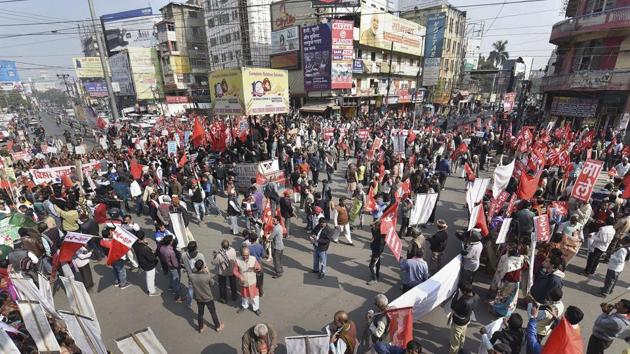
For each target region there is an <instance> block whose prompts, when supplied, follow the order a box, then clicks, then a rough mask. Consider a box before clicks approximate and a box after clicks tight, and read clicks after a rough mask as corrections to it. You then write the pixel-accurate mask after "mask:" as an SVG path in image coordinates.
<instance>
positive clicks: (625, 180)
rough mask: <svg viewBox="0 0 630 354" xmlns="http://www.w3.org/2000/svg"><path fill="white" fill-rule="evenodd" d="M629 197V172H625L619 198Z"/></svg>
mask: <svg viewBox="0 0 630 354" xmlns="http://www.w3.org/2000/svg"><path fill="white" fill-rule="evenodd" d="M628 197H630V173H626V175H625V176H624V178H623V194H622V195H621V198H623V199H628Z"/></svg>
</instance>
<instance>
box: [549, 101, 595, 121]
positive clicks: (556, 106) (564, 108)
mask: <svg viewBox="0 0 630 354" xmlns="http://www.w3.org/2000/svg"><path fill="white" fill-rule="evenodd" d="M596 112H597V99H596V98H582V97H554V98H553V100H552V101H551V114H553V115H557V116H567V117H581V118H588V117H594V116H595V113H596Z"/></svg>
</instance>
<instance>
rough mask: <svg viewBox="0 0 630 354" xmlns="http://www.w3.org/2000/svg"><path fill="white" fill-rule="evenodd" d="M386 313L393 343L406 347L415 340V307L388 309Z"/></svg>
mask: <svg viewBox="0 0 630 354" xmlns="http://www.w3.org/2000/svg"><path fill="white" fill-rule="evenodd" d="M386 314H387V317H388V318H389V336H390V338H391V342H392V344H393V345H396V346H398V347H402V348H405V347H406V346H407V343H409V341H411V340H413V307H403V308H399V309H391V310H387V312H386Z"/></svg>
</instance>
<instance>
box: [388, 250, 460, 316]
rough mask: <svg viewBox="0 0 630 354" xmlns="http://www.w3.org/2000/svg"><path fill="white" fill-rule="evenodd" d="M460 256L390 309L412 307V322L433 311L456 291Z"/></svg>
mask: <svg viewBox="0 0 630 354" xmlns="http://www.w3.org/2000/svg"><path fill="white" fill-rule="evenodd" d="M461 266H462V256H461V255H458V256H456V257H455V258H453V259H452V260H451V261H450V262H449V263H448V264H446V265H445V266H444V267H442V269H440V271H438V272H437V273H435V274H434V275H433V276H432V277H431V278H429V279H427V280H426V281H425V282H423V283H421V284H418V285H417V286H415V287H414V288H412V289H410V290H409V291H407V292H406V293H404V294H402V295H401V296H399V297H398V298H397V299H395V300H394V301H392V302H391V303H390V307H392V308H404V307H413V319H414V321H418V320H420V319H421V318H422V317H423V316H424V315H426V314H428V313H429V312H431V311H433V309H435V308H436V307H438V306H439V305H440V304H441V303H443V302H444V301H446V300H447V299H448V298H450V297H451V296H452V295H453V293H454V292H455V291H456V290H457V283H458V282H459V271H460V268H461Z"/></svg>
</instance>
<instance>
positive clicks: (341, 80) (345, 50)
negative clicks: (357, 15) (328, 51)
mask: <svg viewBox="0 0 630 354" xmlns="http://www.w3.org/2000/svg"><path fill="white" fill-rule="evenodd" d="M353 31H354V22H353V21H344V20H334V21H333V22H332V33H331V35H332V40H331V48H332V66H331V74H330V77H331V84H330V87H331V88H332V89H349V88H352V49H353Z"/></svg>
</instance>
